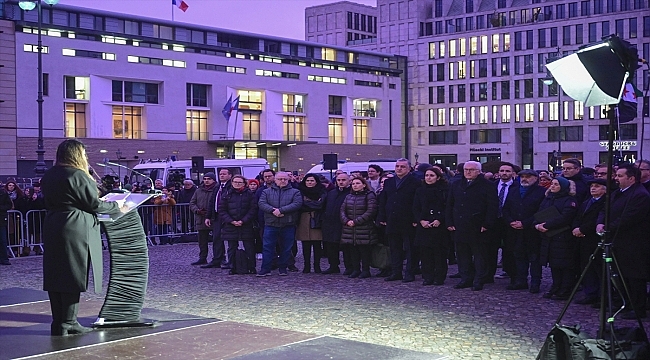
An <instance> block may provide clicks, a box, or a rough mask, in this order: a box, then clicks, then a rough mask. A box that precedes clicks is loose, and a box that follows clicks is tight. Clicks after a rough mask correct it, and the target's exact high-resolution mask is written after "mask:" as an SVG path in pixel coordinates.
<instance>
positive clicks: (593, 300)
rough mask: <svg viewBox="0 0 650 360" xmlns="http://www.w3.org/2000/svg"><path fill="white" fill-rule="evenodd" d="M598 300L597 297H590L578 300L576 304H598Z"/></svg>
mask: <svg viewBox="0 0 650 360" xmlns="http://www.w3.org/2000/svg"><path fill="white" fill-rule="evenodd" d="M598 300H599V299H598V298H597V297H595V296H588V297H585V298H583V299H580V300H576V301H575V303H576V304H579V305H591V304H594V303H597V302H598Z"/></svg>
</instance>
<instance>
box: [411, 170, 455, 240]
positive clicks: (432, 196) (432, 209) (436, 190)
mask: <svg viewBox="0 0 650 360" xmlns="http://www.w3.org/2000/svg"><path fill="white" fill-rule="evenodd" d="M448 192H449V187H448V185H447V184H446V183H442V182H436V183H435V184H431V185H429V184H424V186H422V187H420V188H418V189H417V190H416V191H415V199H414V201H413V222H414V223H417V226H416V228H415V245H416V246H425V247H438V246H440V245H442V246H445V247H446V246H447V240H448V238H449V231H448V230H447V225H446V221H445V207H446V206H447V193H448ZM420 220H426V221H430V222H433V221H434V220H438V221H440V226H438V227H430V228H423V227H422V224H420Z"/></svg>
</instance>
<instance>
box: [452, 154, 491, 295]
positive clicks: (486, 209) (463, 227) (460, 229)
mask: <svg viewBox="0 0 650 360" xmlns="http://www.w3.org/2000/svg"><path fill="white" fill-rule="evenodd" d="M463 171H464V173H465V180H459V181H456V182H455V183H453V184H452V186H451V190H450V192H449V197H448V198H447V209H446V211H447V216H446V217H445V219H446V220H447V229H448V230H449V231H451V232H452V237H453V238H454V242H455V243H456V258H457V260H458V271H459V273H460V279H461V281H460V282H459V283H458V284H457V285H455V286H454V288H455V289H464V288H468V287H471V288H472V290H474V291H478V290H483V283H484V281H485V280H486V277H487V274H488V268H487V262H486V246H487V244H488V242H489V236H490V234H489V231H491V230H493V229H494V223H495V221H496V217H497V212H498V209H499V199H498V197H497V194H496V192H495V191H494V184H493V183H491V182H490V181H488V180H486V179H485V178H484V177H483V176H482V174H481V163H479V162H476V161H468V162H466V163H465V165H464V168H463ZM472 265H473V267H472Z"/></svg>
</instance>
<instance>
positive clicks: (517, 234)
mask: <svg viewBox="0 0 650 360" xmlns="http://www.w3.org/2000/svg"><path fill="white" fill-rule="evenodd" d="M521 188H522V186H521V184H520V183H519V182H517V181H515V182H514V183H513V184H512V185H511V186H510V189H508V196H507V197H506V199H505V201H504V202H503V209H502V210H503V217H502V218H501V219H502V221H503V222H504V223H505V226H506V229H507V234H508V235H509V236H511V237H512V238H513V239H514V240H515V248H514V249H513V250H514V252H515V254H525V253H529V252H531V251H532V252H534V253H535V254H537V253H539V249H540V246H541V241H542V238H541V237H540V236H539V231H537V230H536V229H535V228H534V226H533V216H534V215H535V213H537V211H538V210H539V205H540V204H541V203H542V200H544V198H545V197H546V188H544V187H543V186H540V185H539V184H538V183H535V184H533V185H530V186H529V187H528V190H527V191H526V192H525V193H524V195H523V196H522V195H521V192H520V189H521ZM513 221H521V224H522V225H523V227H524V228H523V229H514V228H512V227H511V226H510V223H512V222H513Z"/></svg>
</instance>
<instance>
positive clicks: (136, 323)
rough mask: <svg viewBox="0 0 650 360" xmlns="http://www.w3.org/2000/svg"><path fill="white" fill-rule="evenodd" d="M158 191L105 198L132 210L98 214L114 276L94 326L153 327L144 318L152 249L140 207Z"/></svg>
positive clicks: (110, 194)
mask: <svg viewBox="0 0 650 360" xmlns="http://www.w3.org/2000/svg"><path fill="white" fill-rule="evenodd" d="M153 196H155V194H134V193H109V194H107V195H106V196H104V197H102V198H101V199H102V200H104V201H117V202H118V204H120V206H121V207H124V206H126V207H127V208H128V211H126V212H121V213H119V214H113V215H108V214H98V215H97V218H98V219H99V221H100V222H101V223H102V225H103V227H104V230H105V232H106V238H107V239H108V249H109V252H110V276H109V280H108V290H107V291H106V298H105V299H104V304H103V305H102V309H101V311H100V312H99V316H98V318H97V320H96V321H95V322H94V323H93V324H92V326H93V327H94V328H101V329H106V328H118V327H150V326H155V322H153V321H143V320H142V319H141V318H140V313H141V311H142V305H143V304H144V296H145V293H146V290H147V281H148V278H149V250H148V248H147V238H146V235H145V232H144V229H143V226H142V221H141V219H140V215H139V214H138V211H137V210H136V209H137V208H138V206H140V205H142V204H143V203H145V202H146V201H147V200H149V199H151V198H152V197H153Z"/></svg>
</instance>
